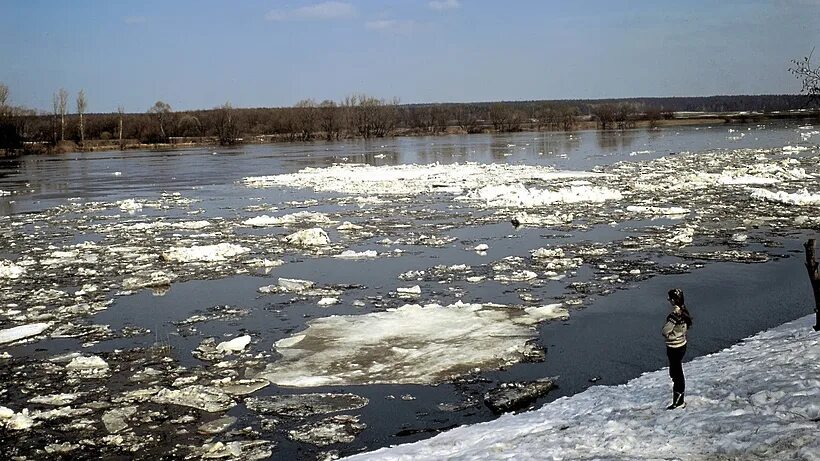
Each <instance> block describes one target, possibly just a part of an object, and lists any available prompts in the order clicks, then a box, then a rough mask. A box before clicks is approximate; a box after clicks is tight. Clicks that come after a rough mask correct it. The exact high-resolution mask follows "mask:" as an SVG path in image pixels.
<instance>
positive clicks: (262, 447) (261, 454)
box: [194, 440, 275, 461]
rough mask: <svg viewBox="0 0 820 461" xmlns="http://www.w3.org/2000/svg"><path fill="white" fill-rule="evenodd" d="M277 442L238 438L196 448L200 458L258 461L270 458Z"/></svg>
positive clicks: (195, 452) (196, 453)
mask: <svg viewBox="0 0 820 461" xmlns="http://www.w3.org/2000/svg"><path fill="white" fill-rule="evenodd" d="M274 445H275V443H273V442H270V441H267V440H236V441H233V442H212V443H206V444H204V445H202V447H200V448H198V449H196V450H194V454H195V456H196V457H198V458H200V459H226V460H229V461H258V460H263V459H269V458H270V457H271V455H272V454H273V447H274Z"/></svg>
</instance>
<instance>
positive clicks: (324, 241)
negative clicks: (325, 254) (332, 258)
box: [285, 227, 330, 247]
mask: <svg viewBox="0 0 820 461" xmlns="http://www.w3.org/2000/svg"><path fill="white" fill-rule="evenodd" d="M285 242H286V243H289V244H291V245H296V246H302V247H310V246H324V245H329V244H330V237H328V236H327V232H325V231H324V230H323V229H322V228H320V227H314V228H312V229H303V230H300V231H296V232H294V233H292V234H290V235H288V236H286V237H285Z"/></svg>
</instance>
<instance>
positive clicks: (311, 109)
mask: <svg viewBox="0 0 820 461" xmlns="http://www.w3.org/2000/svg"><path fill="white" fill-rule="evenodd" d="M293 107H294V108H295V110H296V113H295V115H296V120H295V122H296V129H297V130H298V131H299V133H298V135H297V137H298V138H299V139H301V140H302V141H310V140H311V139H313V133H314V132H315V131H316V122H317V121H318V119H319V113H318V111H317V110H316V101H314V100H312V99H303V100H301V101H299V102H297V103H296V105H295V106H293Z"/></svg>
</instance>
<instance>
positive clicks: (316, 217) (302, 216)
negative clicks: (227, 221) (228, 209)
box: [242, 211, 332, 227]
mask: <svg viewBox="0 0 820 461" xmlns="http://www.w3.org/2000/svg"><path fill="white" fill-rule="evenodd" d="M300 222H312V223H329V222H332V221H331V220H330V218H328V217H327V215H326V214H324V213H313V212H310V211H299V212H296V213H291V214H286V215H284V216H279V217H274V216H268V215H262V216H256V217H254V218H250V219H246V220H245V221H242V225H244V226H253V227H266V226H283V225H288V224H296V223H300Z"/></svg>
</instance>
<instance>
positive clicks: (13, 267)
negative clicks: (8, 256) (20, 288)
mask: <svg viewBox="0 0 820 461" xmlns="http://www.w3.org/2000/svg"><path fill="white" fill-rule="evenodd" d="M25 273H26V269H25V268H24V267H20V266H18V265H17V264H14V263H13V262H11V261H7V260H0V279H16V278H20V276H21V275H23V274H25Z"/></svg>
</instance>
